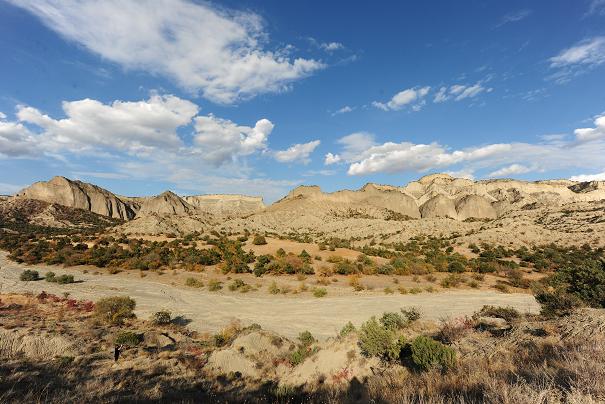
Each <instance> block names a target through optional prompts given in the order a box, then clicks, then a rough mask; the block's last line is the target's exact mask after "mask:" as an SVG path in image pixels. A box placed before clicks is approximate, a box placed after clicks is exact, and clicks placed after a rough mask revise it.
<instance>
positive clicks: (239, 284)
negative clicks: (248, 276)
mask: <svg viewBox="0 0 605 404" xmlns="http://www.w3.org/2000/svg"><path fill="white" fill-rule="evenodd" d="M244 286H246V282H244V281H242V280H241V279H234V280H233V282H232V283H231V285H229V290H230V291H232V292H233V291H236V290H238V289H241V288H243V287H244Z"/></svg>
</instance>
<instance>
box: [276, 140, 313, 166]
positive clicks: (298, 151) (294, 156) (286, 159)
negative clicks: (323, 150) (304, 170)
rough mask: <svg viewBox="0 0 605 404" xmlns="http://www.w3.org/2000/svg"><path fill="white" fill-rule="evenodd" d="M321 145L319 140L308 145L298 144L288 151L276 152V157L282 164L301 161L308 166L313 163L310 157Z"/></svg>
mask: <svg viewBox="0 0 605 404" xmlns="http://www.w3.org/2000/svg"><path fill="white" fill-rule="evenodd" d="M320 143H321V142H320V141H319V140H313V141H311V142H308V143H297V144H295V145H292V146H290V147H289V148H288V149H286V150H280V151H276V152H275V153H274V156H275V159H276V160H277V161H279V162H281V163H290V162H293V161H300V162H302V163H304V164H307V163H309V162H310V161H311V160H310V159H309V156H310V155H311V153H313V151H314V150H315V148H316V147H317V146H319V144H320Z"/></svg>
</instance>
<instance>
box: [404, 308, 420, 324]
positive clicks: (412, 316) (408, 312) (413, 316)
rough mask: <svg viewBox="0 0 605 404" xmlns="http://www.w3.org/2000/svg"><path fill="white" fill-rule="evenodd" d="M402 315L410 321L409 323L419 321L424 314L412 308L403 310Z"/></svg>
mask: <svg viewBox="0 0 605 404" xmlns="http://www.w3.org/2000/svg"><path fill="white" fill-rule="evenodd" d="M401 313H402V314H403V315H404V316H405V317H406V318H407V319H408V321H409V322H413V321H416V320H419V319H420V317H421V316H422V314H421V313H420V310H418V309H417V308H416V307H410V308H409V309H401Z"/></svg>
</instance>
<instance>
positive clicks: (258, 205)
mask: <svg viewBox="0 0 605 404" xmlns="http://www.w3.org/2000/svg"><path fill="white" fill-rule="evenodd" d="M183 199H184V200H185V201H186V202H187V203H189V204H190V205H191V206H193V207H195V208H196V209H198V210H202V211H204V212H208V213H212V214H215V215H219V216H245V215H250V214H252V213H256V212H259V211H261V210H263V209H264V208H265V204H264V203H263V198H262V197H260V196H246V195H221V194H215V195H193V196H185V197H183Z"/></svg>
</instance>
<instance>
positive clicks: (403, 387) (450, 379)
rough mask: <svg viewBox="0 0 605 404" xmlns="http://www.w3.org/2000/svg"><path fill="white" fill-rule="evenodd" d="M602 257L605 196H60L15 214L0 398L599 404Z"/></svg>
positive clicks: (515, 184)
mask: <svg viewBox="0 0 605 404" xmlns="http://www.w3.org/2000/svg"><path fill="white" fill-rule="evenodd" d="M604 244H605V185H604V184H603V183H602V182H589V183H574V182H571V181H540V182H535V183H528V182H522V181H513V180H494V181H478V182H474V181H470V180H465V179H457V178H453V177H450V176H448V175H444V174H436V175H431V176H426V177H423V178H422V179H420V180H418V181H415V182H412V183H410V184H407V185H406V186H402V187H395V186H385V185H374V184H368V185H366V186H365V187H363V188H362V189H360V190H358V191H339V192H335V193H323V192H322V191H321V190H320V189H319V188H317V187H298V188H296V189H294V190H293V191H291V192H290V193H289V194H288V195H287V196H286V197H284V198H283V199H281V200H279V201H277V202H275V203H273V204H271V205H269V206H267V205H265V204H264V203H263V201H262V199H260V198H257V197H249V196H240V195H208V196H205V195H202V196H185V197H181V196H179V195H176V194H174V193H172V192H169V191H167V192H164V193H162V194H161V195H158V196H155V197H145V198H142V197H133V196H130V197H125V196H119V195H115V194H113V193H111V192H110V191H108V190H105V189H102V188H99V187H97V186H95V185H92V184H86V183H82V182H79V181H71V180H68V179H66V178H63V177H55V178H53V179H52V180H50V181H49V182H39V183H36V184H34V185H32V186H31V187H27V188H25V189H24V190H22V191H19V192H17V193H16V194H15V195H14V196H10V197H7V198H4V199H2V200H0V248H1V249H2V250H3V251H2V252H0V299H1V300H0V354H1V355H2V357H3V359H4V361H3V362H4V363H3V365H2V366H1V367H0V399H2V401H7V402H9V401H20V400H19V397H20V398H21V399H23V398H24V397H26V398H28V401H58V402H62V401H66V400H67V397H69V393H68V391H69V389H68V388H67V387H65V386H72V385H74V384H79V385H81V386H82V388H81V389H80V390H79V391H78V393H77V395H76V397H77V398H79V399H80V400H84V401H87V400H90V399H91V397H100V398H101V401H103V402H117V401H137V400H140V401H149V400H158V401H171V400H172V399H174V398H175V397H178V398H179V399H181V400H185V401H189V400H191V401H196V400H204V399H206V400H210V401H246V400H248V401H261V402H298V401H302V402H306V401H311V402H314V401H322V402H340V401H349V402H368V400H374V401H375V402H383V401H387V402H390V401H397V402H423V403H425V402H426V403H433V402H434V403H442V402H451V401H455V402H475V401H483V402H486V401H489V402H521V401H523V399H524V398H525V399H527V401H525V402H535V403H541V402H549V403H550V402H582V403H584V402H586V403H592V402H601V401H602V400H605V389H604V387H603V386H602V385H601V384H600V383H594V381H596V380H604V379H605V368H603V366H602V363H603V361H602V360H601V359H602V358H603V351H602V341H603V338H605V335H604V332H605V320H604V317H603V306H604V305H605V292H604V291H605V264H603V262H604V261H603V260H604V258H605V257H604V249H603V246H604ZM114 356H115V357H114ZM587 357H590V358H591V359H590V360H589V361H585V359H586V358H587ZM599 358H601V359H599ZM57 369H61V375H60V376H56V377H55V379H52V381H50V382H49V383H51V385H50V387H42V385H41V384H40V383H41V382H40V381H34V380H35V378H36V375H42V377H43V378H50V377H51V376H50V375H51V374H53V373H56V370H57ZM513 375H514V377H513ZM45 380H46V379H45ZM48 380H50V379H48ZM590 381H592V382H590ZM23 382H27V384H24V383H23ZM26 385H27V386H30V388H26V387H24V386H26ZM135 385H138V386H140V387H135ZM36 386H37V387H36ZM116 386H117V387H116ZM519 400H521V401H519Z"/></svg>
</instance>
